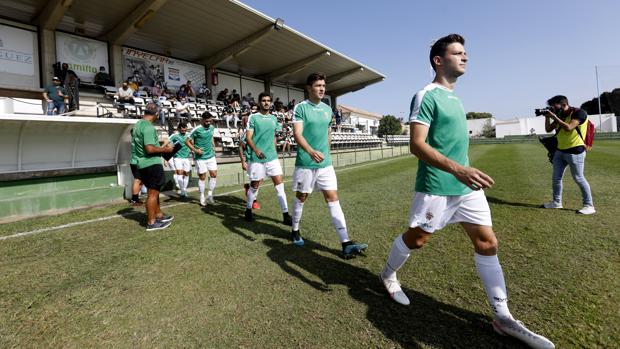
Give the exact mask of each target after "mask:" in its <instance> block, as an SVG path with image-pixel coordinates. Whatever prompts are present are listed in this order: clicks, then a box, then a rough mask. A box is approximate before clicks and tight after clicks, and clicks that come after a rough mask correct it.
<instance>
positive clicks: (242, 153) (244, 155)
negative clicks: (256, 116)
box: [239, 109, 260, 210]
mask: <svg viewBox="0 0 620 349" xmlns="http://www.w3.org/2000/svg"><path fill="white" fill-rule="evenodd" d="M257 110H258V109H257ZM254 112H256V110H254ZM249 151H250V147H249V146H248V145H247V143H246V140H245V132H241V135H240V136H239V160H241V169H243V171H245V175H246V176H247V178H248V179H249V178H250V174H249V173H248V168H249V165H248V159H249V156H250V155H249ZM243 190H244V192H245V196H246V198H247V196H248V191H249V190H250V183H245V184H244V185H243ZM252 209H253V210H260V204H259V203H258V199H254V202H253V203H252Z"/></svg>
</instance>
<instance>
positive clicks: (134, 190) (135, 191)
mask: <svg viewBox="0 0 620 349" xmlns="http://www.w3.org/2000/svg"><path fill="white" fill-rule="evenodd" d="M130 133H131V134H132V136H133V129H131V131H130ZM129 167H130V168H131V175H132V176H133V184H132V185H131V199H129V203H130V204H131V206H142V205H144V202H142V201H140V191H141V189H142V180H141V179H140V170H139V169H138V155H136V150H135V148H134V146H133V142H131V159H130V160H129Z"/></svg>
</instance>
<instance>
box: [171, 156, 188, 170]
mask: <svg viewBox="0 0 620 349" xmlns="http://www.w3.org/2000/svg"><path fill="white" fill-rule="evenodd" d="M172 159H173V160H174V169H175V170H181V171H185V172H188V173H189V172H191V171H192V164H191V163H190V162H189V159H188V158H172Z"/></svg>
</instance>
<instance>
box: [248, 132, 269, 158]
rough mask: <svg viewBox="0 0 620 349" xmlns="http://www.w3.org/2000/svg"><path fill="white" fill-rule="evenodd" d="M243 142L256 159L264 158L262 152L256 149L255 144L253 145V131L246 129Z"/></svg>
mask: <svg viewBox="0 0 620 349" xmlns="http://www.w3.org/2000/svg"><path fill="white" fill-rule="evenodd" d="M245 141H246V143H247V144H248V145H249V146H250V149H252V151H253V152H254V154H256V157H258V158H259V159H263V158H265V154H263V152H262V151H260V149H258V147H256V144H255V143H254V129H251V128H248V130H247V131H246V132H245Z"/></svg>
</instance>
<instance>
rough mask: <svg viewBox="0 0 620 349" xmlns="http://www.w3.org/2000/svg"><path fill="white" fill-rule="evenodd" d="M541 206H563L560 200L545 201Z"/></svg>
mask: <svg viewBox="0 0 620 349" xmlns="http://www.w3.org/2000/svg"><path fill="white" fill-rule="evenodd" d="M543 208H563V206H562V203H561V202H555V201H550V202H545V203H544V204H543Z"/></svg>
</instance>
